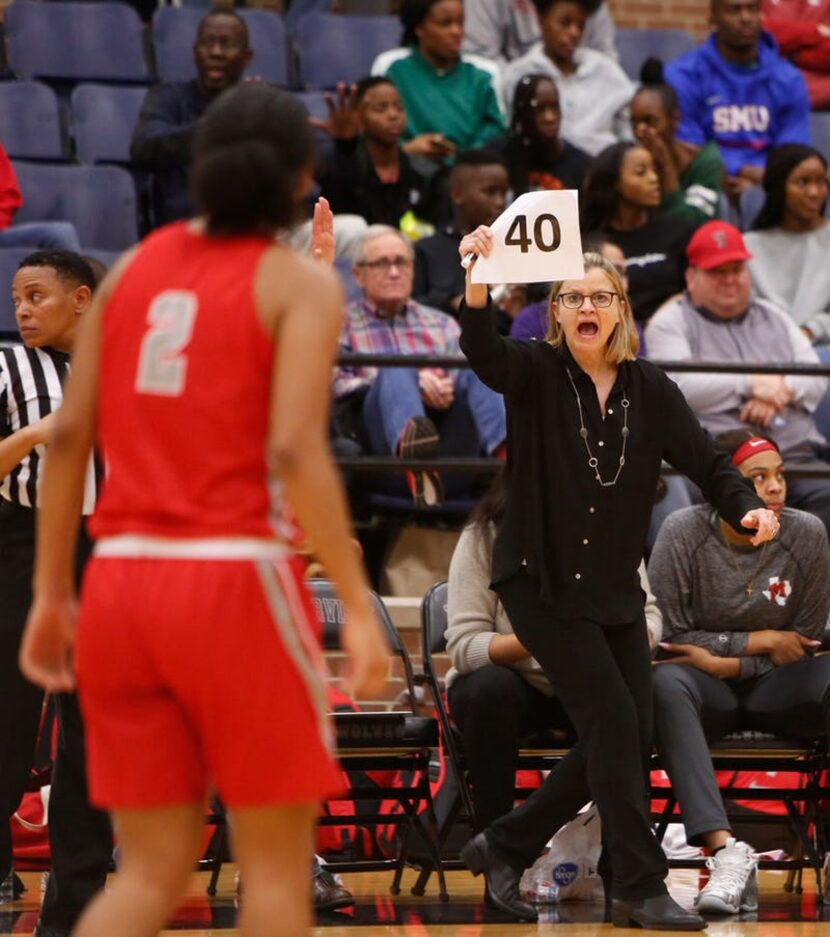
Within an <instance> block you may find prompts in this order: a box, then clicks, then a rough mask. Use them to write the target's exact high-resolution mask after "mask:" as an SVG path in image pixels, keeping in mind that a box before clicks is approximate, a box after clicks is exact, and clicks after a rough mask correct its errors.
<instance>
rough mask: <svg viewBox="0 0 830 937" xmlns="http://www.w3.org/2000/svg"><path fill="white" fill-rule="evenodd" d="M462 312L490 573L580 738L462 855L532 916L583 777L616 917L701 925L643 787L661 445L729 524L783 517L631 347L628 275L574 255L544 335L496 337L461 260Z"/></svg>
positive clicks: (634, 343) (620, 922)
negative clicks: (500, 415)
mask: <svg viewBox="0 0 830 937" xmlns="http://www.w3.org/2000/svg"><path fill="white" fill-rule="evenodd" d="M492 244H493V234H492V232H491V230H490V229H489V228H486V227H480V228H477V229H476V230H475V231H474V232H473V233H472V234H469V235H467V236H466V237H465V238H464V239H463V240H462V241H461V245H460V248H459V249H460V252H461V255H462V256H466V255H467V254H470V253H472V254H474V255H476V256H487V255H488V254H489V252H490V250H491V247H492ZM461 327H462V335H461V347H462V349H463V350H464V353H465V354H466V355H467V358H468V359H469V361H470V364H471V365H472V367H473V369H474V371H475V372H476V374H478V376H479V377H480V378H481V379H482V381H484V383H485V384H487V385H488V386H490V387H492V388H493V390H496V391H498V392H500V393H502V394H504V398H505V402H506V404H507V422H508V445H507V448H508V464H507V470H508V497H507V506H506V510H505V514H504V518H503V520H502V522H501V524H500V526H499V529H498V533H497V536H496V541H495V544H494V548H493V568H492V578H493V582H492V586H493V588H494V589H495V591H496V592H497V593H498V596H499V598H500V599H501V601H502V603H503V605H504V608H505V610H506V612H507V614H508V617H509V618H510V621H511V622H512V623H513V626H514V628H515V631H516V635H517V636H518V638H519V640H520V641H521V642H522V644H523V645H524V646H525V647H526V648H527V649H528V651H529V652H530V653H531V654H532V655H533V657H535V658H536V659H537V660H538V661H539V663H540V664H541V665H542V668H543V669H544V671H545V673H546V675H547V676H548V678H549V679H550V681H551V683H552V684H553V685H554V686H556V688H557V692H558V693H559V696H560V699H561V700H562V703H563V704H564V706H565V709H566V711H567V713H568V715H569V717H570V719H571V721H572V723H573V725H574V727H575V728H576V731H577V734H578V736H579V742H578V744H577V745H576V746H575V747H574V748H573V749H571V751H570V753H569V754H568V755H567V757H566V758H564V759H563V761H562V762H561V763H560V764H559V765H558V766H557V767H556V770H555V771H553V772H552V773H551V774H550V775H549V776H548V778H547V780H546V781H545V783H544V784H543V785H542V787H541V788H540V789H539V790H538V791H536V792H535V793H534V794H533V796H532V797H530V798H529V799H528V800H527V801H525V803H524V804H523V805H522V806H520V807H518V808H517V809H515V810H514V811H512V812H511V813H510V814H508V815H507V816H506V817H502V818H501V819H499V820H497V821H496V822H495V823H493V824H492V825H491V826H490V827H489V828H488V829H487V830H485V831H484V832H482V833H480V834H479V835H478V836H476V837H475V838H474V839H473V840H471V842H470V843H469V844H468V845H467V846H466V847H465V849H464V851H463V853H462V856H463V858H464V860H465V861H466V863H467V865H468V866H469V867H470V869H471V870H472V871H473V872H474V873H476V874H478V873H479V872H484V873H485V876H486V878H487V884H488V886H489V889H490V894H491V895H492V897H493V899H494V900H495V902H496V903H497V904H498V905H499V906H500V907H501V908H502V909H503V910H505V911H507V912H508V913H511V914H513V915H514V916H516V917H520V918H525V919H533V918H535V916H536V914H535V911H534V910H533V908H531V907H530V906H529V905H527V904H525V902H523V901H522V900H521V899H520V897H519V893H518V882H519V878H520V876H521V872H522V870H523V869H524V868H525V867H526V866H528V865H530V864H531V863H532V862H533V861H534V860H535V858H536V857H537V855H538V854H539V852H540V851H541V849H542V848H543V847H544V845H545V843H546V842H547V841H548V839H549V837H550V836H551V834H552V833H553V832H554V831H555V830H556V829H558V828H559V827H560V826H561V825H562V824H563V823H565V822H566V821H567V820H569V819H570V818H571V817H572V816H573V815H574V814H575V813H576V812H577V811H578V810H579V808H580V807H582V806H583V804H584V803H585V801H586V800H587V799H588V797H586V792H589V797H590V798H592V799H593V800H594V801H595V802H596V804H597V806H598V807H599V811H600V814H601V816H602V823H603V838H604V845H605V848H604V850H603V859H602V860H601V863H600V864H601V866H602V868H601V874H602V876H603V880H604V882H605V884H606V896H609V895H610V898H611V907H610V911H611V920H612V921H613V923H614V924H615V925H616V926H620V927H628V926H631V925H639V926H641V927H647V928H671V929H674V930H681V929H682V930H699V929H701V928H703V927H705V922H704V921H703V919H702V918H701V917H699V916H698V915H697V914H696V913H694V912H687V911H684V910H683V909H682V908H680V906H679V905H677V904H675V902H674V901H673V900H672V899H671V898H670V897H669V895H668V892H667V890H666V886H665V884H664V878H665V876H666V873H667V867H666V860H665V858H664V856H663V852H662V849H661V848H660V845H659V844H658V842H657V840H656V839H655V837H654V835H653V834H652V831H651V826H650V824H649V817H648V811H647V801H646V788H645V763H646V761H647V758H648V755H649V753H650V750H651V731H652V701H651V660H650V655H649V649H648V642H647V637H646V629H645V626H644V623H643V601H644V599H643V592H642V590H641V588H640V582H639V578H638V576H637V566H638V564H639V562H640V558H641V557H642V554H643V547H644V545H645V540H646V533H647V531H648V524H649V516H650V514H651V507H652V504H653V502H654V493H655V490H656V487H657V480H658V476H659V474H660V463H661V460H662V459H666V460H667V461H668V462H669V463H670V464H672V465H674V466H675V467H677V468H678V469H679V470H680V471H682V472H683V473H684V474H686V475H688V476H689V478H691V479H692V480H693V481H694V482H695V483H696V484H697V485H699V487H700V488H701V490H702V491H703V493H704V495H705V496H706V497H707V498H708V500H710V501H711V502H712V503H713V504H714V505H715V506H716V507H717V509H718V511H719V512H720V513H721V515H722V516H723V517H724V518H725V519H726V520H727V521H728V522H729V523H730V524H731V525H732V526H733V527H734V528H735V529H736V530H739V531H740V530H742V529H743V532H744V533H750V532H751V530H754V532H755V533H754V536H753V538H752V542H753V544H755V545H758V544H760V543H762V542H763V541H765V540H769V539H771V538H772V537H773V536H775V533H776V532H777V529H778V521H777V519H776V518H775V515H774V514H773V513H772V512H771V511H768V510H766V509H765V507H764V504H763V502H762V501H761V500H760V499H759V498H758V497H757V496H756V495H755V492H754V491H753V490H752V488H751V486H750V485H748V484H747V482H746V481H745V480H744V479H743V478H742V477H741V476H740V474H739V473H738V471H737V470H736V469H735V468H734V466H733V465H732V464H731V463H730V461H729V458H728V457H727V456H726V454H724V453H719V452H717V451H716V450H715V448H714V446H713V445H712V442H711V440H710V439H709V437H708V436H707V435H706V434H705V433H704V431H703V430H702V429H701V427H700V424H699V423H698V421H697V419H696V418H695V416H694V414H693V413H692V411H691V410H690V409H689V407H688V405H687V404H686V401H685V400H684V398H683V395H682V394H681V392H680V390H679V389H678V388H677V386H676V385H675V384H674V383H673V382H672V381H670V380H669V379H668V378H667V377H666V376H665V375H664V373H663V372H662V371H661V370H660V369H659V368H657V367H655V366H654V365H653V364H650V363H649V362H647V361H643V360H642V359H637V358H636V357H635V356H636V352H637V347H638V339H637V333H636V330H635V328H634V322H633V317H632V315H631V309H630V306H629V303H628V299H627V297H626V294H625V289H624V287H623V284H622V282H621V281H620V277H619V274H618V273H617V272H616V270H615V269H614V267H612V266H611V265H610V264H609V263H608V262H607V261H606V260H604V258H602V257H601V256H600V255H598V254H586V255H585V275H584V278H583V279H582V280H569V281H565V282H561V283H557V284H554V288H553V291H552V293H551V302H550V309H549V330H548V335H547V340H546V341H544V342H522V341H516V340H513V339H505V338H502V337H501V336H499V334H498V333H497V332H496V330H495V328H494V326H493V318H492V310H491V309H490V308H489V307H488V294H487V287H486V286H483V285H476V284H473V283H471V281H470V275H469V272H468V275H467V289H466V297H465V303H464V304H463V306H462V310H461ZM747 528H750V529H751V530H748V529H747Z"/></svg>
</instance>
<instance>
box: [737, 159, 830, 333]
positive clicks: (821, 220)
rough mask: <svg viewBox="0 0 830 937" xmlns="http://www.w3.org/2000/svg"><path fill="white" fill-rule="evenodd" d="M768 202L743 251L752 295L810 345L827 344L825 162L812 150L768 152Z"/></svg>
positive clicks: (829, 243)
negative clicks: (778, 311) (785, 316)
mask: <svg viewBox="0 0 830 937" xmlns="http://www.w3.org/2000/svg"><path fill="white" fill-rule="evenodd" d="M764 191H765V192H766V200H765V202H764V206H763V208H762V209H761V211H760V213H759V215H758V217H757V218H756V219H755V222H754V224H753V225H752V231H750V233H749V234H747V236H746V245H747V247H748V248H749V250H750V251H752V259H751V260H750V262H749V274H750V276H751V278H752V286H753V288H754V290H755V293H756V295H758V296H760V297H761V298H762V299H768V300H769V301H770V302H771V303H775V305H776V306H780V307H781V308H782V309H784V310H785V311H786V312H788V313H789V314H790V315H791V316H792V318H793V319H794V320H795V323H796V325H798V326H800V327H801V330H802V332H804V334H805V335H806V336H807V337H808V338H809V339H810V341H811V342H813V344H815V345H818V344H827V343H828V342H830V264H828V263H827V257H828V256H830V224H828V223H827V219H826V218H825V217H824V209H825V205H826V204H827V193H828V186H827V160H826V159H825V158H824V156H823V155H822V154H821V153H820V152H819V151H818V150H817V149H815V148H814V147H812V146H803V145H802V144H800V143H788V144H785V145H784V146H776V147H774V148H773V149H771V150H770V151H769V155H768V156H767V165H766V170H765V171H764Z"/></svg>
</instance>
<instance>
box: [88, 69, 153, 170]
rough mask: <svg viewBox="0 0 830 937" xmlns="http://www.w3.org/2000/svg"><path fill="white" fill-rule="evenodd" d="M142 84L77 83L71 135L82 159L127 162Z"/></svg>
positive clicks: (141, 101) (141, 98) (144, 94)
mask: <svg viewBox="0 0 830 937" xmlns="http://www.w3.org/2000/svg"><path fill="white" fill-rule="evenodd" d="M146 94H147V92H146V90H145V89H144V88H128V87H123V86H117V85H101V84H91V83H90V84H80V85H77V86H76V87H75V88H74V90H73V91H72V96H71V98H70V109H71V111H72V136H73V138H74V140H75V152H76V153H77V156H78V159H79V160H80V161H81V162H82V163H100V162H110V163H129V162H130V140H131V139H132V136H133V131H134V130H135V126H136V123H137V122H138V114H139V111H140V110H141V105H142V103H143V102H144V98H145V96H146Z"/></svg>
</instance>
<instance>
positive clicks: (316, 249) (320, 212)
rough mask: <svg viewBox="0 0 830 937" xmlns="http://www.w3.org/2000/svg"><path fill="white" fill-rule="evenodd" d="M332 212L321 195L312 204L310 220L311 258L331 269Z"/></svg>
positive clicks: (332, 247)
mask: <svg viewBox="0 0 830 937" xmlns="http://www.w3.org/2000/svg"><path fill="white" fill-rule="evenodd" d="M335 248H336V244H335V240H334V212H332V210H331V207H330V206H329V202H328V199H326V198H324V197H323V196H322V195H321V196H320V198H318V199H317V201H316V202H315V203H314V215H313V217H312V219H311V256H312V257H313V258H314V259H315V260H319V261H320V263H322V264H325V266H327V267H329V268H331V267H333V266H334V254H335Z"/></svg>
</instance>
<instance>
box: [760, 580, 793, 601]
mask: <svg viewBox="0 0 830 937" xmlns="http://www.w3.org/2000/svg"><path fill="white" fill-rule="evenodd" d="M792 591H793V587H792V585H791V583H790V580H789V579H779V578H778V576H770V577H769V587H768V588H766V589H764V590H763V596H764V598H765V599H767V600H768V601H770V602H775V604H776V605H786V604H787V599H788V598H789V597H790V594H791V593H792Z"/></svg>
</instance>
